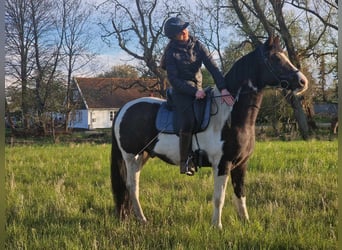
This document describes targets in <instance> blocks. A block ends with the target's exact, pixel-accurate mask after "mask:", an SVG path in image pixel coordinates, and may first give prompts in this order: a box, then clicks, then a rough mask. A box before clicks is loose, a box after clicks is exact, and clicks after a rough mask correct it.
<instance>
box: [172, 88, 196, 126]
mask: <svg viewBox="0 0 342 250" xmlns="http://www.w3.org/2000/svg"><path fill="white" fill-rule="evenodd" d="M172 101H173V107H174V109H175V114H174V127H175V128H176V131H178V132H188V133H192V131H193V129H194V126H195V115H194V111H193V103H194V101H195V97H192V96H189V95H184V94H180V93H175V91H173V93H172Z"/></svg>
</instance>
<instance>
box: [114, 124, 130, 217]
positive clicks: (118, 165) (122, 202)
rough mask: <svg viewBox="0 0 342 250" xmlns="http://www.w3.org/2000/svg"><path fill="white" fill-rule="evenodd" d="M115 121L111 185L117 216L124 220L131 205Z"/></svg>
mask: <svg viewBox="0 0 342 250" xmlns="http://www.w3.org/2000/svg"><path fill="white" fill-rule="evenodd" d="M115 121H116V119H114V121H113V125H112V150H111V167H110V170H111V184H112V192H113V198H114V202H115V208H116V212H117V215H118V217H119V218H120V219H124V218H125V217H127V216H128V214H129V213H130V212H131V210H132V204H131V201H130V197H129V192H128V189H127V187H126V176H127V174H126V172H127V171H126V164H125V161H124V159H123V157H122V152H121V150H120V148H119V146H118V141H117V138H116V136H115V131H114V125H115Z"/></svg>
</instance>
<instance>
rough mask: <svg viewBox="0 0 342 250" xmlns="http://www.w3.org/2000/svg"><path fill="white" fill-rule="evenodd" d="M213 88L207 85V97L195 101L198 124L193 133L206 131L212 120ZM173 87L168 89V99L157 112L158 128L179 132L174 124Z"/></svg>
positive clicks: (172, 132)
mask: <svg viewBox="0 0 342 250" xmlns="http://www.w3.org/2000/svg"><path fill="white" fill-rule="evenodd" d="M212 92H213V88H212V87H207V88H206V89H205V93H206V97H205V98H204V99H200V100H195V102H194V103H193V105H194V106H193V110H194V113H195V119H196V124H195V128H194V131H192V133H193V134H195V133H198V132H201V131H204V130H205V129H206V128H207V127H208V124H209V121H210V110H211V100H212V98H211V96H212ZM171 93H172V89H167V91H166V101H164V102H162V104H161V105H160V108H159V110H158V113H157V118H156V128H157V130H158V131H159V132H161V133H166V134H177V129H176V128H175V127H174V124H173V116H174V110H173V109H172V106H173V105H172V98H171Z"/></svg>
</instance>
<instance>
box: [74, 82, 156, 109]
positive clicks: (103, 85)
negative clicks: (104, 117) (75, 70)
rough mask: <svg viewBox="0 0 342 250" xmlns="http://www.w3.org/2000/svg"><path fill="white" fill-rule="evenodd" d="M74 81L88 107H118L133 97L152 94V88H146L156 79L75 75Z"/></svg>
mask: <svg viewBox="0 0 342 250" xmlns="http://www.w3.org/2000/svg"><path fill="white" fill-rule="evenodd" d="M74 81H75V82H76V85H77V86H78V88H79V91H80V94H81V96H82V97H83V101H84V102H85V104H86V105H87V107H88V108H120V107H122V106H123V105H124V104H125V103H126V102H128V101H131V100H133V99H136V98H139V97H144V96H152V95H153V90H147V88H148V87H150V88H151V87H153V86H154V85H156V83H157V80H156V79H129V78H82V77H76V78H74ZM146 87H147V88H146ZM155 89H156V88H154V91H156V90H155Z"/></svg>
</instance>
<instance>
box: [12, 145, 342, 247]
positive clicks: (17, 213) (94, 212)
mask: <svg viewBox="0 0 342 250" xmlns="http://www.w3.org/2000/svg"><path fill="white" fill-rule="evenodd" d="M337 145H338V143H337V141H310V142H303V141H292V142H274V141H273V142H258V143H257V144H256V149H255V152H254V155H253V157H252V158H251V160H250V163H249V170H248V174H247V183H246V188H247V206H248V209H249V215H250V219H251V221H250V222H249V223H246V224H244V223H242V222H241V221H240V220H239V219H238V217H237V214H236V212H235V210H234V207H233V206H232V203H231V196H232V187H231V185H230V183H229V186H228V189H227V194H226V204H225V207H224V209H223V230H221V231H220V230H217V229H216V228H212V227H211V225H210V220H211V213H212V192H213V176H212V173H211V169H210V168H202V169H200V170H199V172H198V173H197V174H196V175H195V176H194V177H187V176H183V175H179V170H178V168H177V167H171V166H170V165H167V164H165V163H163V162H161V161H159V160H158V159H152V160H150V161H149V162H148V164H147V165H146V166H145V167H144V169H143V171H142V174H141V183H140V199H141V203H142V206H143V209H144V212H145V215H146V217H147V218H148V219H149V223H148V224H146V225H142V224H140V223H138V222H137V221H135V220H134V219H129V220H127V221H125V222H120V221H118V220H117V219H116V218H115V217H114V216H113V213H114V212H113V205H114V204H113V201H112V194H111V190H110V179H109V175H110V173H109V157H110V145H108V144H102V145H96V144H70V145H45V146H15V147H8V148H6V149H5V153H6V189H7V190H6V192H7V210H6V211H7V212H6V216H7V225H6V231H7V240H6V249H11V250H12V249H337V214H338V204H337V203H338V202H337V172H338V170H337Z"/></svg>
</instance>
